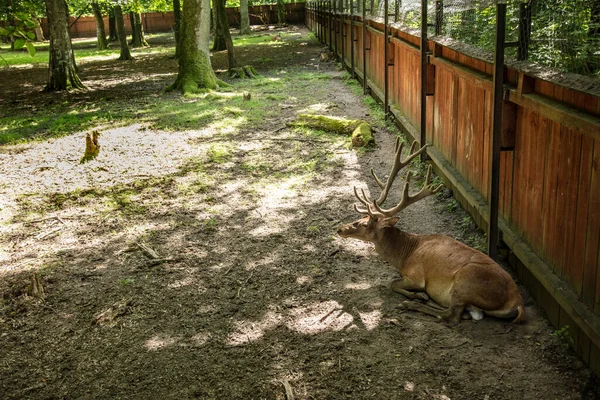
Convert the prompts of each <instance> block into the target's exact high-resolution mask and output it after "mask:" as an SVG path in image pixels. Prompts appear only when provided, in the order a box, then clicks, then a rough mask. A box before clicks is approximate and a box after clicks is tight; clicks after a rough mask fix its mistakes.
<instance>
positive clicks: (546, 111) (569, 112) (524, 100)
mask: <svg viewBox="0 0 600 400" xmlns="http://www.w3.org/2000/svg"><path fill="white" fill-rule="evenodd" d="M566 90H567V89H565V91H566ZM509 100H510V101H512V102H514V103H516V104H518V105H520V106H521V107H523V108H527V109H530V110H533V111H535V112H538V113H539V114H540V115H542V116H544V117H546V118H549V119H551V120H553V121H555V122H557V123H559V124H561V125H564V126H566V127H568V128H571V129H577V130H579V131H580V132H581V133H583V134H585V135H590V136H591V137H593V138H595V139H596V138H600V118H598V117H597V116H592V115H590V114H587V113H585V112H582V111H580V110H578V109H576V108H573V107H569V106H566V105H564V104H561V103H560V102H558V101H556V100H549V99H546V98H544V97H542V96H540V95H536V94H527V95H524V94H519V93H518V92H517V91H516V90H514V89H511V90H509Z"/></svg>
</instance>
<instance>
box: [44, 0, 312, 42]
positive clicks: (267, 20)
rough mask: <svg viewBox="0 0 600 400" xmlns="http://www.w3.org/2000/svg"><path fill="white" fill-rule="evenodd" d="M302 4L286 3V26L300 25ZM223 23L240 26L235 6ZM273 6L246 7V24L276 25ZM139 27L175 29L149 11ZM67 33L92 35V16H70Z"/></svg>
mask: <svg viewBox="0 0 600 400" xmlns="http://www.w3.org/2000/svg"><path fill="white" fill-rule="evenodd" d="M304 9H305V8H304V3H289V4H285V5H284V10H285V11H284V18H285V21H286V22H287V23H290V24H298V23H304ZM226 12H227V20H228V21H229V26H230V27H232V28H236V27H239V25H240V9H239V7H228V8H227V9H226ZM277 12H278V11H277V4H264V5H258V6H249V7H248V14H249V20H250V25H268V24H276V23H278V15H277ZM141 20H142V24H143V27H144V32H146V33H159V32H170V31H173V29H174V26H175V16H174V15H173V12H149V13H142V18H141ZM124 23H125V33H126V34H131V24H130V22H129V18H125V19H124ZM40 25H41V27H42V31H43V32H44V36H45V37H48V36H49V34H48V20H47V19H46V18H42V20H41V22H40ZM69 26H70V28H69V32H70V34H71V37H72V38H85V37H95V36H96V20H95V19H94V17H79V18H77V17H71V18H70V22H69ZM104 28H105V29H106V32H108V17H104Z"/></svg>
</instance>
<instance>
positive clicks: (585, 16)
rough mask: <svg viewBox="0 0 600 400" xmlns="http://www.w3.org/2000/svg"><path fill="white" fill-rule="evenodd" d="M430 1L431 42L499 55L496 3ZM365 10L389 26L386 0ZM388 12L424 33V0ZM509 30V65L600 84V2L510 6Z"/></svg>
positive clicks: (518, 1) (391, 6)
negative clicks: (526, 64) (448, 41)
mask: <svg viewBox="0 0 600 400" xmlns="http://www.w3.org/2000/svg"><path fill="white" fill-rule="evenodd" d="M337 1H342V0H337ZM427 1H428V3H427V12H428V29H427V31H428V35H429V36H436V35H439V36H443V37H447V38H452V39H454V40H457V41H459V42H462V43H466V44H469V45H472V46H474V47H476V48H479V49H482V50H487V51H493V49H494V36H495V24H496V0H427ZM363 4H364V6H365V7H366V10H367V18H368V19H372V20H376V21H379V22H382V21H383V18H384V16H385V10H384V1H383V0H358V1H356V2H355V7H356V10H357V11H356V13H357V14H360V10H361V8H362V7H363ZM345 12H346V13H349V9H348V8H345ZM387 12H388V16H389V21H390V24H391V25H393V26H396V27H399V28H401V29H409V30H412V29H415V30H420V28H421V0H389V2H388V10H387ZM506 24H507V31H506V40H507V45H508V48H507V50H506V55H507V57H508V60H511V59H513V60H519V61H524V60H528V61H532V62H535V63H538V64H541V65H544V66H548V67H552V68H556V69H559V70H561V71H565V72H574V73H579V74H583V75H588V76H596V77H599V78H600V0H554V1H545V0H508V1H507V22H506Z"/></svg>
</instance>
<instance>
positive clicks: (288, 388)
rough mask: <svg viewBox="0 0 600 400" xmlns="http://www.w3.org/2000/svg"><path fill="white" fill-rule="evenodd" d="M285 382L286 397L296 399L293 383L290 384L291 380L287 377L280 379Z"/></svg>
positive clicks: (291, 399) (290, 399)
mask: <svg viewBox="0 0 600 400" xmlns="http://www.w3.org/2000/svg"><path fill="white" fill-rule="evenodd" d="M280 382H281V383H282V384H283V387H284V388H285V398H286V399H287V400H294V391H293V390H292V385H290V382H289V381H288V380H287V379H285V378H284V379H282V380H281V381H280Z"/></svg>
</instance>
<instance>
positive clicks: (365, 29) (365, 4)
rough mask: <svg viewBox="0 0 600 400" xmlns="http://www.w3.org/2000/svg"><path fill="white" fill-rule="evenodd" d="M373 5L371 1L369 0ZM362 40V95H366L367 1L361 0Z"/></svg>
mask: <svg viewBox="0 0 600 400" xmlns="http://www.w3.org/2000/svg"><path fill="white" fill-rule="evenodd" d="M371 3H373V0H371ZM362 23H363V30H362V39H363V93H364V94H365V95H366V94H367V89H368V85H367V0H363V13H362Z"/></svg>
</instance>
